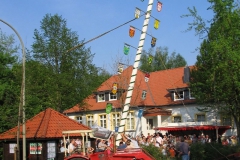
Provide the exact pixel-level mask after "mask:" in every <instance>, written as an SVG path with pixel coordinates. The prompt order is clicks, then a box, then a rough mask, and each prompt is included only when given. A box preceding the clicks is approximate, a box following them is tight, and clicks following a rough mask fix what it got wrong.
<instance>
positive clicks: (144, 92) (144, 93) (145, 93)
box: [142, 90, 147, 100]
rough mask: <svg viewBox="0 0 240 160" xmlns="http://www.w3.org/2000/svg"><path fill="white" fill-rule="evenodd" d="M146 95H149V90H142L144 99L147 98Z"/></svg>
mask: <svg viewBox="0 0 240 160" xmlns="http://www.w3.org/2000/svg"><path fill="white" fill-rule="evenodd" d="M146 96H147V91H145V90H143V91H142V99H143V100H144V99H146Z"/></svg>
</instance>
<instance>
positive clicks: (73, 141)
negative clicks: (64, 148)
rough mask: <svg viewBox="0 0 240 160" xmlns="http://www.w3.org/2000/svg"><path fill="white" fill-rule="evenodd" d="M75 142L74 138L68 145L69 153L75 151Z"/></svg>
mask: <svg viewBox="0 0 240 160" xmlns="http://www.w3.org/2000/svg"><path fill="white" fill-rule="evenodd" d="M74 144H75V139H72V140H71V143H70V144H69V145H68V153H70V154H72V152H73V151H74V149H75V146H74Z"/></svg>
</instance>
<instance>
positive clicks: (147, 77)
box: [145, 73, 150, 82]
mask: <svg viewBox="0 0 240 160" xmlns="http://www.w3.org/2000/svg"><path fill="white" fill-rule="evenodd" d="M149 78H150V74H149V73H146V74H145V82H148V81H149Z"/></svg>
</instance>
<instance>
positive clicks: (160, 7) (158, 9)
mask: <svg viewBox="0 0 240 160" xmlns="http://www.w3.org/2000/svg"><path fill="white" fill-rule="evenodd" d="M161 10H162V3H161V2H159V1H158V3H157V11H158V12H160V11H161Z"/></svg>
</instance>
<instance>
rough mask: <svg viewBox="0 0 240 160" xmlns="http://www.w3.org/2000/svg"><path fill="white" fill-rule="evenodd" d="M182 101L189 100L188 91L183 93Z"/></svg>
mask: <svg viewBox="0 0 240 160" xmlns="http://www.w3.org/2000/svg"><path fill="white" fill-rule="evenodd" d="M184 99H189V90H185V91H184Z"/></svg>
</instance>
